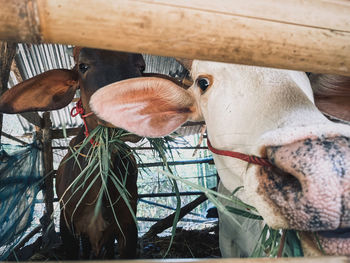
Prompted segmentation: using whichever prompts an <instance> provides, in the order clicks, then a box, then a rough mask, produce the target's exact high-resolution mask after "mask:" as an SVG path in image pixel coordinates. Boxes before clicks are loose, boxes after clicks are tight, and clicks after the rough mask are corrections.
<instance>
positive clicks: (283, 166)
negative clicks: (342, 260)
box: [258, 136, 350, 255]
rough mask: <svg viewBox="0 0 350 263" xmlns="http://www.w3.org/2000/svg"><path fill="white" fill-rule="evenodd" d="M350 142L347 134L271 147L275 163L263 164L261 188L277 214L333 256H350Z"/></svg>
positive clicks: (268, 154) (268, 150)
mask: <svg viewBox="0 0 350 263" xmlns="http://www.w3.org/2000/svg"><path fill="white" fill-rule="evenodd" d="M349 146H350V142H349V139H348V138H345V137H342V136H338V137H329V138H328V137H327V138H326V137H323V138H311V139H305V140H300V141H295V142H293V143H290V144H286V145H280V146H268V147H266V148H265V149H264V150H265V152H263V154H262V155H263V156H265V157H266V158H268V160H269V161H270V163H272V164H273V167H262V168H261V169H258V178H259V179H258V180H259V188H258V193H259V194H261V195H263V196H264V199H265V200H266V201H267V202H268V203H269V204H270V205H272V206H273V207H275V208H276V211H277V212H278V213H279V215H277V214H276V217H280V218H283V219H284V220H285V223H286V224H287V226H288V228H290V229H295V230H297V231H301V232H303V233H305V234H307V236H308V239H309V240H310V241H311V242H309V243H311V244H313V246H314V247H315V248H318V249H319V250H320V251H324V252H325V253H326V254H328V255H350V213H349V208H350V206H349V201H350V194H349V190H348V189H350V188H349V186H350V181H349V179H348V178H349V177H348V172H349V166H348V160H349V159H348V157H349V154H350V151H349V150H348V149H350V148H349ZM264 154H265V155H264ZM272 220H273V218H271V222H272V223H273V221H272Z"/></svg>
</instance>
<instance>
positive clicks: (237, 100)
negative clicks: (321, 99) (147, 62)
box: [190, 61, 350, 256]
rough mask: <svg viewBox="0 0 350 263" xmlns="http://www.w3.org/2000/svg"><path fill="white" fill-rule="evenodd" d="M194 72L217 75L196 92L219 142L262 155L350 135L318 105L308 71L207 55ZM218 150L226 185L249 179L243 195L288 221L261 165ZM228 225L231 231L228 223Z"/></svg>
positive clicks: (276, 223) (270, 219)
mask: <svg viewBox="0 0 350 263" xmlns="http://www.w3.org/2000/svg"><path fill="white" fill-rule="evenodd" d="M191 72H192V78H193V79H194V80H196V79H197V77H198V76H200V75H204V74H205V75H211V76H212V77H213V79H214V81H213V83H212V86H211V87H210V88H209V89H208V90H207V91H206V92H205V93H204V94H203V95H201V96H199V97H198V94H195V95H194V97H195V98H196V100H198V101H199V106H200V110H201V114H202V115H203V117H204V120H205V122H206V125H207V129H208V136H209V138H210V141H211V144H212V145H213V146H214V147H215V148H218V149H223V150H231V151H238V152H242V153H245V154H251V155H256V156H260V155H261V150H262V149H263V147H264V146H271V145H281V144H286V143H291V142H294V141H297V140H300V139H304V138H309V137H316V136H321V135H329V136H331V135H332V134H338V135H339V134H342V135H345V136H350V127H349V126H346V125H342V124H334V123H331V122H330V121H329V120H328V119H326V118H325V117H324V116H323V115H322V114H321V113H320V112H319V111H318V110H317V108H316V107H315V105H314V99H313V95H312V90H311V87H310V84H309V81H308V78H307V76H306V75H305V73H303V72H296V71H289V70H277V69H270V68H261V67H252V66H243V65H234V64H224V63H216V62H205V61H194V62H193V65H192V71H191ZM195 89H198V88H197V87H195V86H192V87H191V88H190V90H195ZM213 156H214V160H215V165H216V167H217V170H218V173H219V176H220V179H221V181H222V183H223V185H224V186H225V188H227V189H228V190H229V191H230V192H232V191H233V190H234V189H236V188H237V187H239V186H241V185H243V186H244V190H245V191H244V192H243V193H241V194H240V196H239V197H240V198H241V199H242V200H243V201H245V202H248V203H249V204H251V205H253V206H255V207H256V208H257V209H258V211H259V213H260V214H261V215H262V216H263V218H264V219H265V221H266V222H267V223H268V224H269V225H270V226H271V227H276V228H287V227H288V222H287V221H286V220H285V219H284V218H283V216H281V215H280V214H279V212H278V210H277V209H276V208H275V207H272V206H271V205H270V204H269V203H267V202H266V201H265V199H264V198H263V196H261V195H259V194H258V192H257V189H258V187H259V185H258V179H257V177H256V173H257V169H258V167H257V166H256V165H248V163H246V162H244V161H240V160H237V159H233V158H230V157H225V156H219V155H216V154H213ZM226 223H227V224H228V221H227V220H226ZM221 225H222V224H221ZM222 228H223V229H226V230H224V231H225V232H227V229H228V227H225V226H222ZM220 233H221V234H222V235H225V233H222V231H220ZM256 234H257V235H258V233H256ZM232 238H233V237H232ZM226 242H228V243H229V244H231V243H235V242H234V241H232V240H231V242H230V241H229V240H226ZM223 250H224V251H229V250H228V248H224V247H223ZM232 251H234V250H232ZM225 253H226V254H225V256H228V255H227V252H225ZM232 256H234V255H232Z"/></svg>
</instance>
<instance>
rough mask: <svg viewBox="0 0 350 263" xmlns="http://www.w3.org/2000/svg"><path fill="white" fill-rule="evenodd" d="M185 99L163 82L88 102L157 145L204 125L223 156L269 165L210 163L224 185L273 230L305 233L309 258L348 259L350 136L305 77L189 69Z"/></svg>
mask: <svg viewBox="0 0 350 263" xmlns="http://www.w3.org/2000/svg"><path fill="white" fill-rule="evenodd" d="M191 75H192V78H193V80H195V81H194V84H193V85H192V86H191V87H190V88H189V89H188V90H184V89H181V88H179V87H178V86H176V85H175V84H174V83H173V82H171V81H168V80H165V79H159V78H138V79H130V80H126V81H122V82H119V83H115V84H111V85H109V86H106V87H104V88H102V89H100V90H98V91H97V92H96V93H95V94H94V95H93V96H92V99H91V107H92V109H93V111H94V112H95V113H96V114H97V115H98V116H99V117H100V118H102V119H104V120H106V121H108V122H110V123H112V124H114V125H115V126H118V127H122V128H124V129H127V130H129V131H131V132H133V133H136V134H139V135H142V136H148V137H157V136H164V135H166V134H169V133H171V132H172V131H174V130H175V129H177V128H178V127H179V126H180V125H182V124H183V123H184V122H186V121H202V120H204V121H205V122H206V125H207V130H208V137H209V139H210V141H211V144H212V145H213V147H215V148H217V149H223V150H229V151H236V152H241V153H244V154H248V155H255V156H259V157H263V158H267V159H268V160H269V162H270V163H272V164H273V167H264V166H260V165H255V164H249V163H247V162H245V161H242V160H239V159H235V158H231V157H226V156H221V155H217V154H213V155H214V160H215V164H216V167H217V170H218V172H219V176H220V179H221V182H222V183H223V185H224V186H225V188H227V189H228V190H229V191H230V192H232V191H233V190H234V189H236V188H237V187H238V186H241V185H243V186H244V191H241V194H240V196H239V197H240V198H241V199H242V200H243V201H245V202H247V203H249V204H251V205H253V206H255V207H256V208H257V210H258V212H259V213H260V214H261V215H262V217H263V218H264V220H265V221H266V223H267V224H268V225H269V226H271V227H273V228H286V229H296V230H299V231H303V233H302V244H303V248H304V253H305V254H306V255H314V254H317V253H318V249H317V248H316V245H315V244H316V241H315V238H314V235H313V233H312V232H315V233H317V235H318V237H319V240H320V243H321V245H322V247H323V250H324V251H325V252H326V253H327V254H332V255H350V127H349V126H347V125H344V124H335V123H332V122H330V121H329V120H328V119H327V118H326V117H324V115H322V114H321V112H320V111H319V110H318V109H317V108H316V107H315V105H314V99H313V94H312V89H311V87H310V83H309V81H308V78H307V76H306V75H305V74H304V73H301V72H296V71H288V70H277V69H270V68H262V67H253V66H243V65H234V64H225V63H216V62H207V61H193V63H192V69H191Z"/></svg>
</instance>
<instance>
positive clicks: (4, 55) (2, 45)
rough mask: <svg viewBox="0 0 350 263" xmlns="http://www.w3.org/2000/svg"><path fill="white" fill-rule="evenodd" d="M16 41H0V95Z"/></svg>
mask: <svg viewBox="0 0 350 263" xmlns="http://www.w3.org/2000/svg"><path fill="white" fill-rule="evenodd" d="M16 47H17V44H16V43H7V42H0V96H1V95H2V94H3V93H4V92H5V91H6V90H7V82H8V80H9V77H10V70H11V64H12V61H13V58H14V57H15V54H16ZM2 122H3V114H2V113H0V144H1V135H2Z"/></svg>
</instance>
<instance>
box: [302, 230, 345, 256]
mask: <svg viewBox="0 0 350 263" xmlns="http://www.w3.org/2000/svg"><path fill="white" fill-rule="evenodd" d="M300 237H301V241H302V244H303V250H304V254H305V255H321V254H326V255H336V256H339V255H343V256H349V255H350V228H339V229H335V230H326V231H318V232H314V233H313V232H308V233H306V232H304V233H301V235H300ZM310 241H311V243H309V245H305V244H307V243H308V242H310ZM312 251H317V252H316V254H315V252H312Z"/></svg>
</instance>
